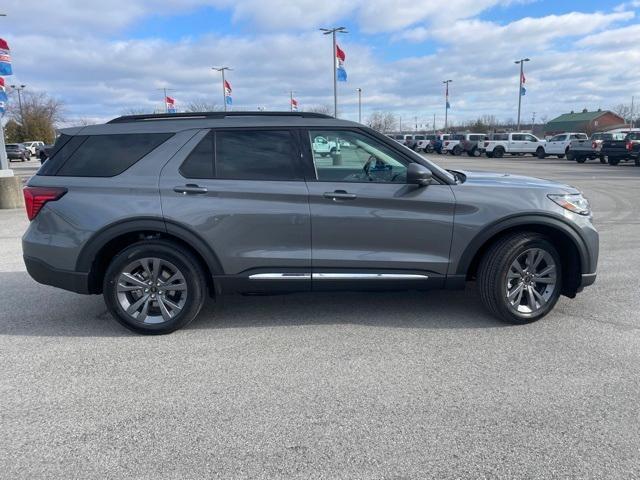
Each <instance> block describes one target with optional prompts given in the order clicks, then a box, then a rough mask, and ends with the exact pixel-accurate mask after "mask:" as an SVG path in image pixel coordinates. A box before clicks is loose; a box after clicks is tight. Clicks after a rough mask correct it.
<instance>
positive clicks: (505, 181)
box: [460, 170, 580, 193]
mask: <svg viewBox="0 0 640 480" xmlns="http://www.w3.org/2000/svg"><path fill="white" fill-rule="evenodd" d="M460 173H462V174H463V175H464V176H465V177H466V180H465V183H469V184H474V185H486V186H495V187H501V186H502V187H525V188H540V189H543V190H547V191H549V193H556V192H557V193H580V192H579V190H578V189H577V188H575V187H572V186H571V185H566V184H563V183H558V182H554V181H553V180H545V179H543V178H535V177H526V176H524V175H514V174H512V173H498V172H474V171H464V170H463V171H460Z"/></svg>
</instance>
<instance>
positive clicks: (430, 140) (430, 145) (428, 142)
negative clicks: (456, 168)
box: [416, 133, 451, 153]
mask: <svg viewBox="0 0 640 480" xmlns="http://www.w3.org/2000/svg"><path fill="white" fill-rule="evenodd" d="M450 136H451V135H450V134H448V133H438V134H433V133H432V134H429V135H425V138H424V140H418V144H417V147H416V148H417V150H418V151H423V152H425V153H432V152H434V151H435V152H436V153H442V143H443V142H444V141H445V140H447V139H448V138H449V137H450Z"/></svg>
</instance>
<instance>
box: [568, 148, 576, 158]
mask: <svg viewBox="0 0 640 480" xmlns="http://www.w3.org/2000/svg"><path fill="white" fill-rule="evenodd" d="M575 159H576V155H575V153H573V152H572V151H571V150H567V160H569V161H571V160H575Z"/></svg>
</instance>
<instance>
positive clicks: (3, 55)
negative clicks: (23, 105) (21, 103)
mask: <svg viewBox="0 0 640 480" xmlns="http://www.w3.org/2000/svg"><path fill="white" fill-rule="evenodd" d="M0 75H5V76H6V75H13V69H12V68H11V51H10V49H9V44H8V43H7V41H6V40H4V39H2V38H0ZM7 100H8V98H7V89H6V86H5V84H4V78H2V77H0V114H4V112H5V111H6V109H7Z"/></svg>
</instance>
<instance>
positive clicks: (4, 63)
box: [0, 38, 13, 75]
mask: <svg viewBox="0 0 640 480" xmlns="http://www.w3.org/2000/svg"><path fill="white" fill-rule="evenodd" d="M0 75H13V71H12V69H11V53H10V52H9V44H8V43H7V41H6V40H4V39H2V38H0Z"/></svg>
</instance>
